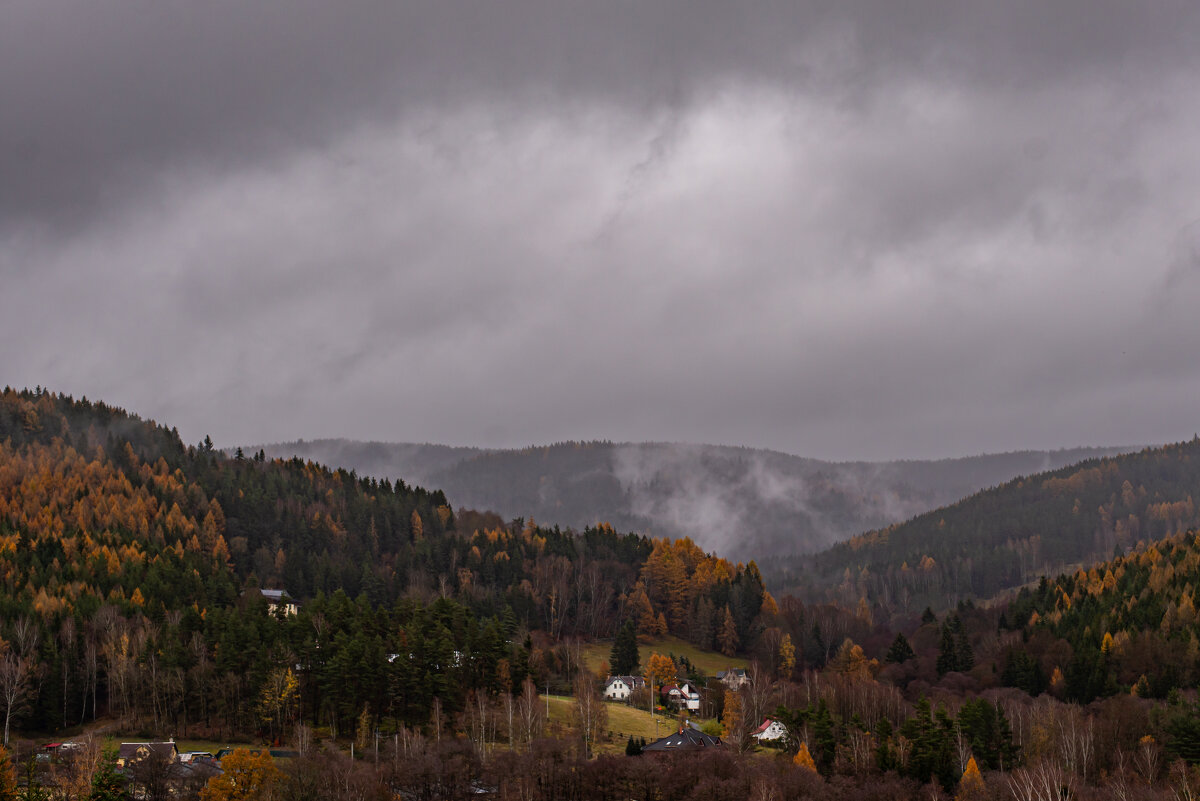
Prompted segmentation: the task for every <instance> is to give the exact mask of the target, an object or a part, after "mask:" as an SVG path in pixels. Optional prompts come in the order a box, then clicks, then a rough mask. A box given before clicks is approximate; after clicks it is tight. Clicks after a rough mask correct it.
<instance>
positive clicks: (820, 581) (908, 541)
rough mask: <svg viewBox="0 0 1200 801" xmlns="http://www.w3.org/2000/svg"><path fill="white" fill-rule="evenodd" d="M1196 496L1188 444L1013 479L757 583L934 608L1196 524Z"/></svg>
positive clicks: (1199, 522)
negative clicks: (771, 582) (770, 583)
mask: <svg viewBox="0 0 1200 801" xmlns="http://www.w3.org/2000/svg"><path fill="white" fill-rule="evenodd" d="M1196 498H1200V438H1194V439H1192V440H1189V441H1187V442H1180V443H1175V444H1172V445H1164V446H1162V447H1157V448H1145V449H1143V450H1140V451H1138V452H1136V453H1125V454H1119V455H1114V456H1106V457H1102V458H1093V459H1088V460H1085V461H1082V462H1079V463H1076V464H1072V465H1070V466H1067V467H1063V468H1059V469H1057V470H1053V471H1044V472H1041V473H1037V474H1031V475H1023V476H1020V477H1018V478H1015V479H1013V480H1011V481H1008V482H1006V483H1005V484H1003V485H1000V486H996V487H992V488H990V489H987V490H984V491H981V492H979V493H976V494H974V495H972V496H970V497H968V498H964V499H962V500H960V501H958V502H957V503H954V504H950V505H947V506H945V507H941V508H938V509H935V510H932V511H930V512H927V513H925V514H922V515H918V516H916V517H913V518H912V519H909V520H906V521H905V522H903V523H898V524H895V525H891V526H887V527H883V528H880V529H876V530H874V531H870V532H867V533H865V534H861V535H858V536H855V537H853V538H852V539H850V540H847V541H846V542H841V543H838V544H837V545H834V546H833V547H831V548H829V549H827V550H825V551H822V552H820V553H818V554H815V555H810V556H807V557H805V558H802V559H801V558H793V559H782V560H779V561H778V562H776V563H775V564H773V565H772V566H771V568H772V570H771V571H769V572H770V575H767V574H768V571H764V575H765V576H766V577H767V579H768V581H773V582H774V585H775V586H776V587H782V588H785V589H786V590H788V591H792V592H795V593H796V594H798V595H801V596H804V597H807V598H810V599H815V598H819V599H830V598H835V599H838V600H841V601H843V602H857V600H858V599H863V598H865V599H866V600H867V601H868V602H870V603H872V604H873V605H875V606H877V607H880V608H883V609H884V610H887V611H899V612H902V613H905V614H908V613H915V612H919V611H920V610H921V609H922V608H923V607H924V606H926V605H930V606H933V607H934V608H935V609H937V608H939V607H943V608H944V607H946V606H950V605H953V604H954V603H956V602H957V601H958V600H961V599H963V598H968V597H975V598H990V597H993V596H995V595H997V594H1000V593H1005V592H1008V591H1011V590H1013V589H1015V588H1018V587H1021V586H1022V585H1025V584H1027V583H1029V582H1032V581H1036V580H1037V579H1038V578H1039V577H1041V576H1045V575H1053V574H1055V573H1059V572H1064V571H1070V570H1073V569H1075V568H1077V567H1083V568H1085V569H1086V568H1088V567H1090V566H1091V565H1093V564H1095V563H1097V562H1100V561H1103V560H1106V559H1109V558H1112V557H1113V556H1114V554H1124V553H1126V552H1127V551H1128V550H1129V549H1131V548H1134V547H1137V546H1138V544H1139V543H1145V542H1153V541H1155V540H1159V539H1162V538H1164V537H1170V536H1175V535H1178V534H1180V533H1182V532H1185V531H1188V530H1191V529H1197V528H1200V508H1198V507H1197V505H1196V502H1195V499H1196Z"/></svg>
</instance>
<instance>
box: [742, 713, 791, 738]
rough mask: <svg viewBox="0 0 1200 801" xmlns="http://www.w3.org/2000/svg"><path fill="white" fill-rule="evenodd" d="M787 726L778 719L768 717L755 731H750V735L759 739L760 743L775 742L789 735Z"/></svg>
mask: <svg viewBox="0 0 1200 801" xmlns="http://www.w3.org/2000/svg"><path fill="white" fill-rule="evenodd" d="M787 733H788V730H787V726H784V725H783V724H782V723H780V722H779V721H778V720H771V719H770V718H767V719H766V720H764V721H763V722H762V725H761V726H759V727H758V728H757V729H755V730H754V731H752V732H750V736H751V737H753V738H754V739H756V740H758V741H759V742H760V743H766V742H775V741H776V740H782V739H783V738H784V737H787Z"/></svg>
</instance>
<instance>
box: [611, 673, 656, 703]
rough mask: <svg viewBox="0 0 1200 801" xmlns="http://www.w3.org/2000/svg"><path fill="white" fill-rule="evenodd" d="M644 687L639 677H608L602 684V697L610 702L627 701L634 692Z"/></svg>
mask: <svg viewBox="0 0 1200 801" xmlns="http://www.w3.org/2000/svg"><path fill="white" fill-rule="evenodd" d="M645 686H646V680H645V679H643V678H642V677H641V676H609V677H608V681H606V682H605V683H604V697H605V698H607V699H608V700H610V701H627V700H629V696H630V695H632V694H633V691H634V690H640V689H641V688H642V687H645Z"/></svg>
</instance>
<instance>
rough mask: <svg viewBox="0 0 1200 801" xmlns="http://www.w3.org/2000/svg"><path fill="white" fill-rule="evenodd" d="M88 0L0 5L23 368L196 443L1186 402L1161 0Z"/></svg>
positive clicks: (821, 445)
mask: <svg viewBox="0 0 1200 801" xmlns="http://www.w3.org/2000/svg"><path fill="white" fill-rule="evenodd" d="M116 5H117V6H118V7H119V8H118V9H117V11H116V13H111V12H112V11H113V9H111V8H110V9H104V8H102V7H101V6H99V5H93V4H83V3H57V2H48V3H47V2H38V3H32V2H15V3H10V4H8V5H7V6H6V7H5V9H4V10H2V11H0V15H3V23H4V24H0V100H2V101H4V102H3V107H5V108H10V109H13V108H20V109H21V110H22V111H21V113H20V114H17V115H15V116H14V117H13V118H12V124H6V125H4V126H0V153H2V154H4V155H0V187H2V188H0V275H2V276H3V279H4V284H5V287H6V291H5V292H4V293H3V295H2V296H0V318H2V319H4V320H5V322H6V330H7V331H9V332H10V335H9V336H7V337H5V338H4V340H3V341H2V342H0V363H2V364H3V365H4V367H5V370H4V372H5V380H6V381H8V382H11V383H15V384H26V383H28V384H31V385H32V384H43V385H49V386H51V387H53V388H56V389H58V388H61V389H64V390H67V391H72V392H75V393H77V394H82V393H86V394H88V395H89V396H93V397H103V398H105V399H107V400H111V401H113V402H117V403H121V404H124V405H127V406H129V407H131V408H133V409H134V410H136V411H139V412H141V413H143V414H147V415H151V416H154V417H157V418H159V419H162V420H164V421H166V422H168V423H171V424H178V425H179V426H180V428H181V430H182V432H183V433H184V435H185V436H188V437H190V438H192V439H199V438H200V437H202V436H203V435H204V433H212V434H213V436H214V437H215V438H217V439H218V441H221V442H252V441H269V440H284V439H289V438H294V437H297V436H305V437H315V436H322V435H337V436H352V437H359V438H364V439H394V440H413V441H443V442H451V443H463V444H473V445H483V446H508V445H520V444H526V443H530V442H545V441H553V440H563V439H581V438H608V439H613V440H618V441H628V440H641V439H655V440H663V439H669V440H678V441H719V442H728V443H745V444H752V445H761V446H769V447H774V448H778V449H782V450H788V451H792V452H799V453H806V454H812V455H818V456H826V457H839V458H849V457H888V456H898V455H903V456H927V455H945V454H954V453H964V452H978V451H983V450H1007V449H1012V448H1015V447H1020V446H1041V447H1050V446H1059V445H1066V444H1075V443H1102V442H1154V441H1163V440H1169V439H1174V438H1179V437H1183V436H1188V435H1190V434H1191V432H1192V431H1193V430H1194V428H1195V423H1194V420H1195V415H1194V409H1193V408H1192V404H1191V403H1190V400H1189V399H1190V398H1194V397H1195V395H1196V390H1197V389H1200V372H1198V371H1197V370H1196V368H1195V365H1194V359H1193V358H1192V357H1191V354H1192V353H1194V351H1195V348H1196V346H1197V345H1200V341H1198V340H1200V332H1198V330H1197V329H1196V327H1195V326H1194V324H1192V314H1191V312H1190V307H1191V305H1192V302H1193V301H1195V300H1196V299H1198V298H1197V295H1198V294H1200V281H1197V279H1196V278H1195V277H1194V271H1191V270H1188V269H1186V264H1187V254H1188V253H1189V252H1190V251H1189V250H1188V248H1189V244H1188V243H1189V242H1190V241H1191V239H1189V236H1190V235H1189V234H1187V233H1186V232H1187V231H1188V230H1190V229H1189V228H1187V226H1188V225H1190V224H1191V223H1192V221H1194V220H1195V219H1196V217H1197V215H1198V214H1200V207H1198V206H1197V205H1196V204H1197V201H1196V198H1197V197H1200V193H1198V192H1197V189H1200V142H1198V141H1197V140H1196V138H1195V136H1194V131H1195V130H1196V126H1197V124H1200V111H1197V109H1200V102H1198V101H1200V89H1198V88H1197V87H1200V81H1198V80H1196V79H1197V77H1200V76H1198V75H1197V61H1196V54H1195V52H1194V51H1193V50H1192V49H1190V48H1189V47H1188V46H1187V45H1188V42H1190V41H1191V40H1192V39H1193V38H1194V34H1195V32H1196V31H1197V30H1198V26H1197V21H1196V19H1195V13H1196V12H1194V11H1193V10H1191V9H1190V8H1184V7H1183V6H1179V5H1168V4H1152V5H1153V6H1154V7H1151V8H1148V9H1145V8H1144V9H1140V10H1139V11H1138V13H1133V12H1132V11H1126V10H1125V9H1124V7H1123V4H1095V3H1086V4H1079V5H1078V6H1077V7H1075V8H1073V9H1072V8H1069V7H1068V4H1063V5H1062V6H1060V5H1058V4H1055V6H1054V7H1053V8H1048V7H1046V6H1045V4H1035V3H1029V4H1011V3H1008V4H971V5H972V6H973V8H972V9H969V10H968V9H962V8H955V9H949V10H947V9H942V10H941V11H939V12H938V14H937V15H934V13H933V6H932V5H931V6H930V7H929V8H925V9H922V8H916V9H910V10H907V11H906V12H905V13H904V14H898V12H897V11H896V10H895V8H894V7H893V6H892V5H891V4H878V5H876V4H871V3H861V4H853V3H852V4H838V9H837V10H835V11H820V10H817V9H816V8H815V7H806V6H804V5H802V4H778V5H772V4H766V5H764V7H763V8H762V9H760V10H759V12H760V13H749V14H747V13H744V12H741V11H739V12H738V14H737V15H732V14H731V12H729V11H727V10H722V9H721V8H719V7H714V8H711V9H709V8H705V7H703V6H698V5H695V4H686V5H683V4H680V5H675V4H670V3H659V4H650V5H647V6H645V7H644V8H641V9H639V10H637V11H631V12H630V13H628V14H624V15H623V14H616V13H608V12H605V11H602V10H599V7H598V6H596V5H595V4H583V3H579V4H575V3H566V4H562V3H554V4H546V5H542V4H538V3H527V4H517V5H515V6H506V7H505V9H504V10H503V12H501V11H500V10H499V7H496V8H493V7H491V6H478V7H469V8H468V7H465V6H459V5H458V4H454V3H430V4H423V3H415V4H398V5H397V6H395V7H390V6H379V5H378V4H371V3H362V4H359V3H348V4H346V5H345V7H344V8H341V9H340V10H339V13H337V14H333V13H331V12H329V11H328V10H326V7H325V6H323V5H321V4H316V3H311V4H310V3H306V2H302V3H294V4H293V3H289V4H287V6H286V8H285V7H284V5H283V4H280V5H272V4H270V3H267V4H262V5H260V6H256V7H255V8H254V9H248V8H246V7H244V6H241V5H237V4H229V3H213V4H202V5H199V6H198V5H195V4H193V5H190V6H189V5H179V4H139V3H133V2H130V3H128V4H121V3H118V4H116ZM1072 15H1074V16H1072ZM134 18H136V22H133V23H131V20H133V19H134ZM935 20H936V22H937V23H938V24H937V25H932V24H931V23H932V22H933V21H935ZM1080 20H1083V21H1086V22H1087V23H1088V24H1086V25H1081V24H1077V23H1079V21H1080ZM1181 231H1183V232H1184V233H1183V234H1181V233H1180V232H1181ZM1181 237H1182V239H1181ZM1181 242H1182V244H1181ZM1181 254H1182V255H1181ZM1181 265H1182V266H1181ZM1164 292H1165V293H1166V296H1167V300H1166V301H1164V300H1163V298H1164ZM767 489H770V488H769V487H768V488H767ZM780 491H781V492H785V489H780ZM689 508H695V507H689ZM710 512H711V514H713V515H719V513H720V510H719V509H714V510H710Z"/></svg>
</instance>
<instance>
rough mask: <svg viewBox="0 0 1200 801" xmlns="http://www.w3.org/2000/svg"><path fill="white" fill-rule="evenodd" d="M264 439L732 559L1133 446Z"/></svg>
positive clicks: (804, 547)
mask: <svg viewBox="0 0 1200 801" xmlns="http://www.w3.org/2000/svg"><path fill="white" fill-rule="evenodd" d="M263 447H264V448H265V451H266V453H267V455H268V456H277V457H283V458H290V457H292V456H300V457H302V458H306V459H313V460H316V461H318V462H322V463H325V464H331V465H337V466H341V467H345V468H347V469H353V470H356V471H357V472H358V473H360V474H364V475H372V476H379V477H383V476H389V477H391V478H393V479H394V478H396V477H400V478H403V479H404V480H406V481H411V482H416V483H419V484H424V485H426V486H436V487H441V488H442V489H443V490H445V491H446V493H447V494H448V495H449V496H450V497H451V498H453V499H454V500H455V502H456V503H458V504H460V505H464V506H468V507H471V508H476V509H490V510H493V511H495V512H497V513H498V514H500V515H502V516H503V517H505V518H511V517H516V516H518V515H520V516H530V515H531V516H533V517H534V518H536V519H537V520H538V521H540V522H542V523H546V524H549V525H563V526H570V527H573V528H576V529H583V528H585V527H587V526H590V525H593V524H595V523H596V522H598V521H606V522H609V523H611V524H612V525H614V526H616V527H617V528H618V529H620V530H632V531H638V532H642V533H646V534H650V535H653V536H659V537H670V538H678V537H690V538H692V539H693V540H695V541H696V542H697V543H698V544H699V545H700V546H701V547H703V548H705V549H707V550H713V551H717V552H718V553H721V554H722V555H724V556H727V557H729V558H737V559H751V558H753V559H759V560H762V559H765V558H767V557H770V556H776V555H783V554H794V553H796V552H809V551H814V550H818V549H820V548H823V547H826V546H828V545H831V544H833V543H835V542H838V541H840V540H843V539H845V538H847V537H850V536H852V535H854V534H859V533H861V532H863V531H868V530H871V529H876V528H880V527H883V526H887V525H890V524H892V523H897V522H900V521H902V520H907V519H909V518H911V517H913V516H914V515H917V514H920V513H922V512H925V511H928V510H929V509H933V508H936V507H939V506H944V505H945V504H948V503H952V502H953V501H956V500H958V499H960V498H963V497H965V496H967V495H970V494H971V493H973V492H976V491H978V490H980V489H983V488H985V487H991V486H995V485H996V484H999V483H1001V482H1003V481H1007V480H1009V479H1011V478H1013V477H1014V476H1017V475H1022V474H1028V473H1033V472H1037V471H1039V470H1049V469H1054V468H1057V467H1062V466H1064V465H1068V464H1072V463H1074V462H1078V461H1080V460H1082V459H1086V458H1090V457H1097V456H1105V455H1110V454H1114V453H1120V452H1123V451H1127V450H1129V449H1127V448H1126V449H1121V448H1091V449H1085V448H1079V449H1073V450H1063V451H1021V452H1017V453H1005V454H993V455H985V456H975V457H968V458H962V459H944V460H937V461H896V462H882V463H872V462H844V463H835V462H825V461H820V460H817V459H806V458H802V457H799V456H792V455H790V454H785V453H779V452H777V451H769V450H758V449H753V448H735V447H723V446H715V445H680V444H668V443H632V444H615V443H611V442H586V443H576V442H568V443H560V444H556V445H550V446H545V447H532V448H526V449H523V450H478V449H473V448H451V447H448V446H443V445H412V444H397V443H381V442H354V441H349V440H314V441H299V442H291V443H283V444H276V445H267V446H263ZM258 448H259V446H254V447H253V448H250V449H251V450H258Z"/></svg>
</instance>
